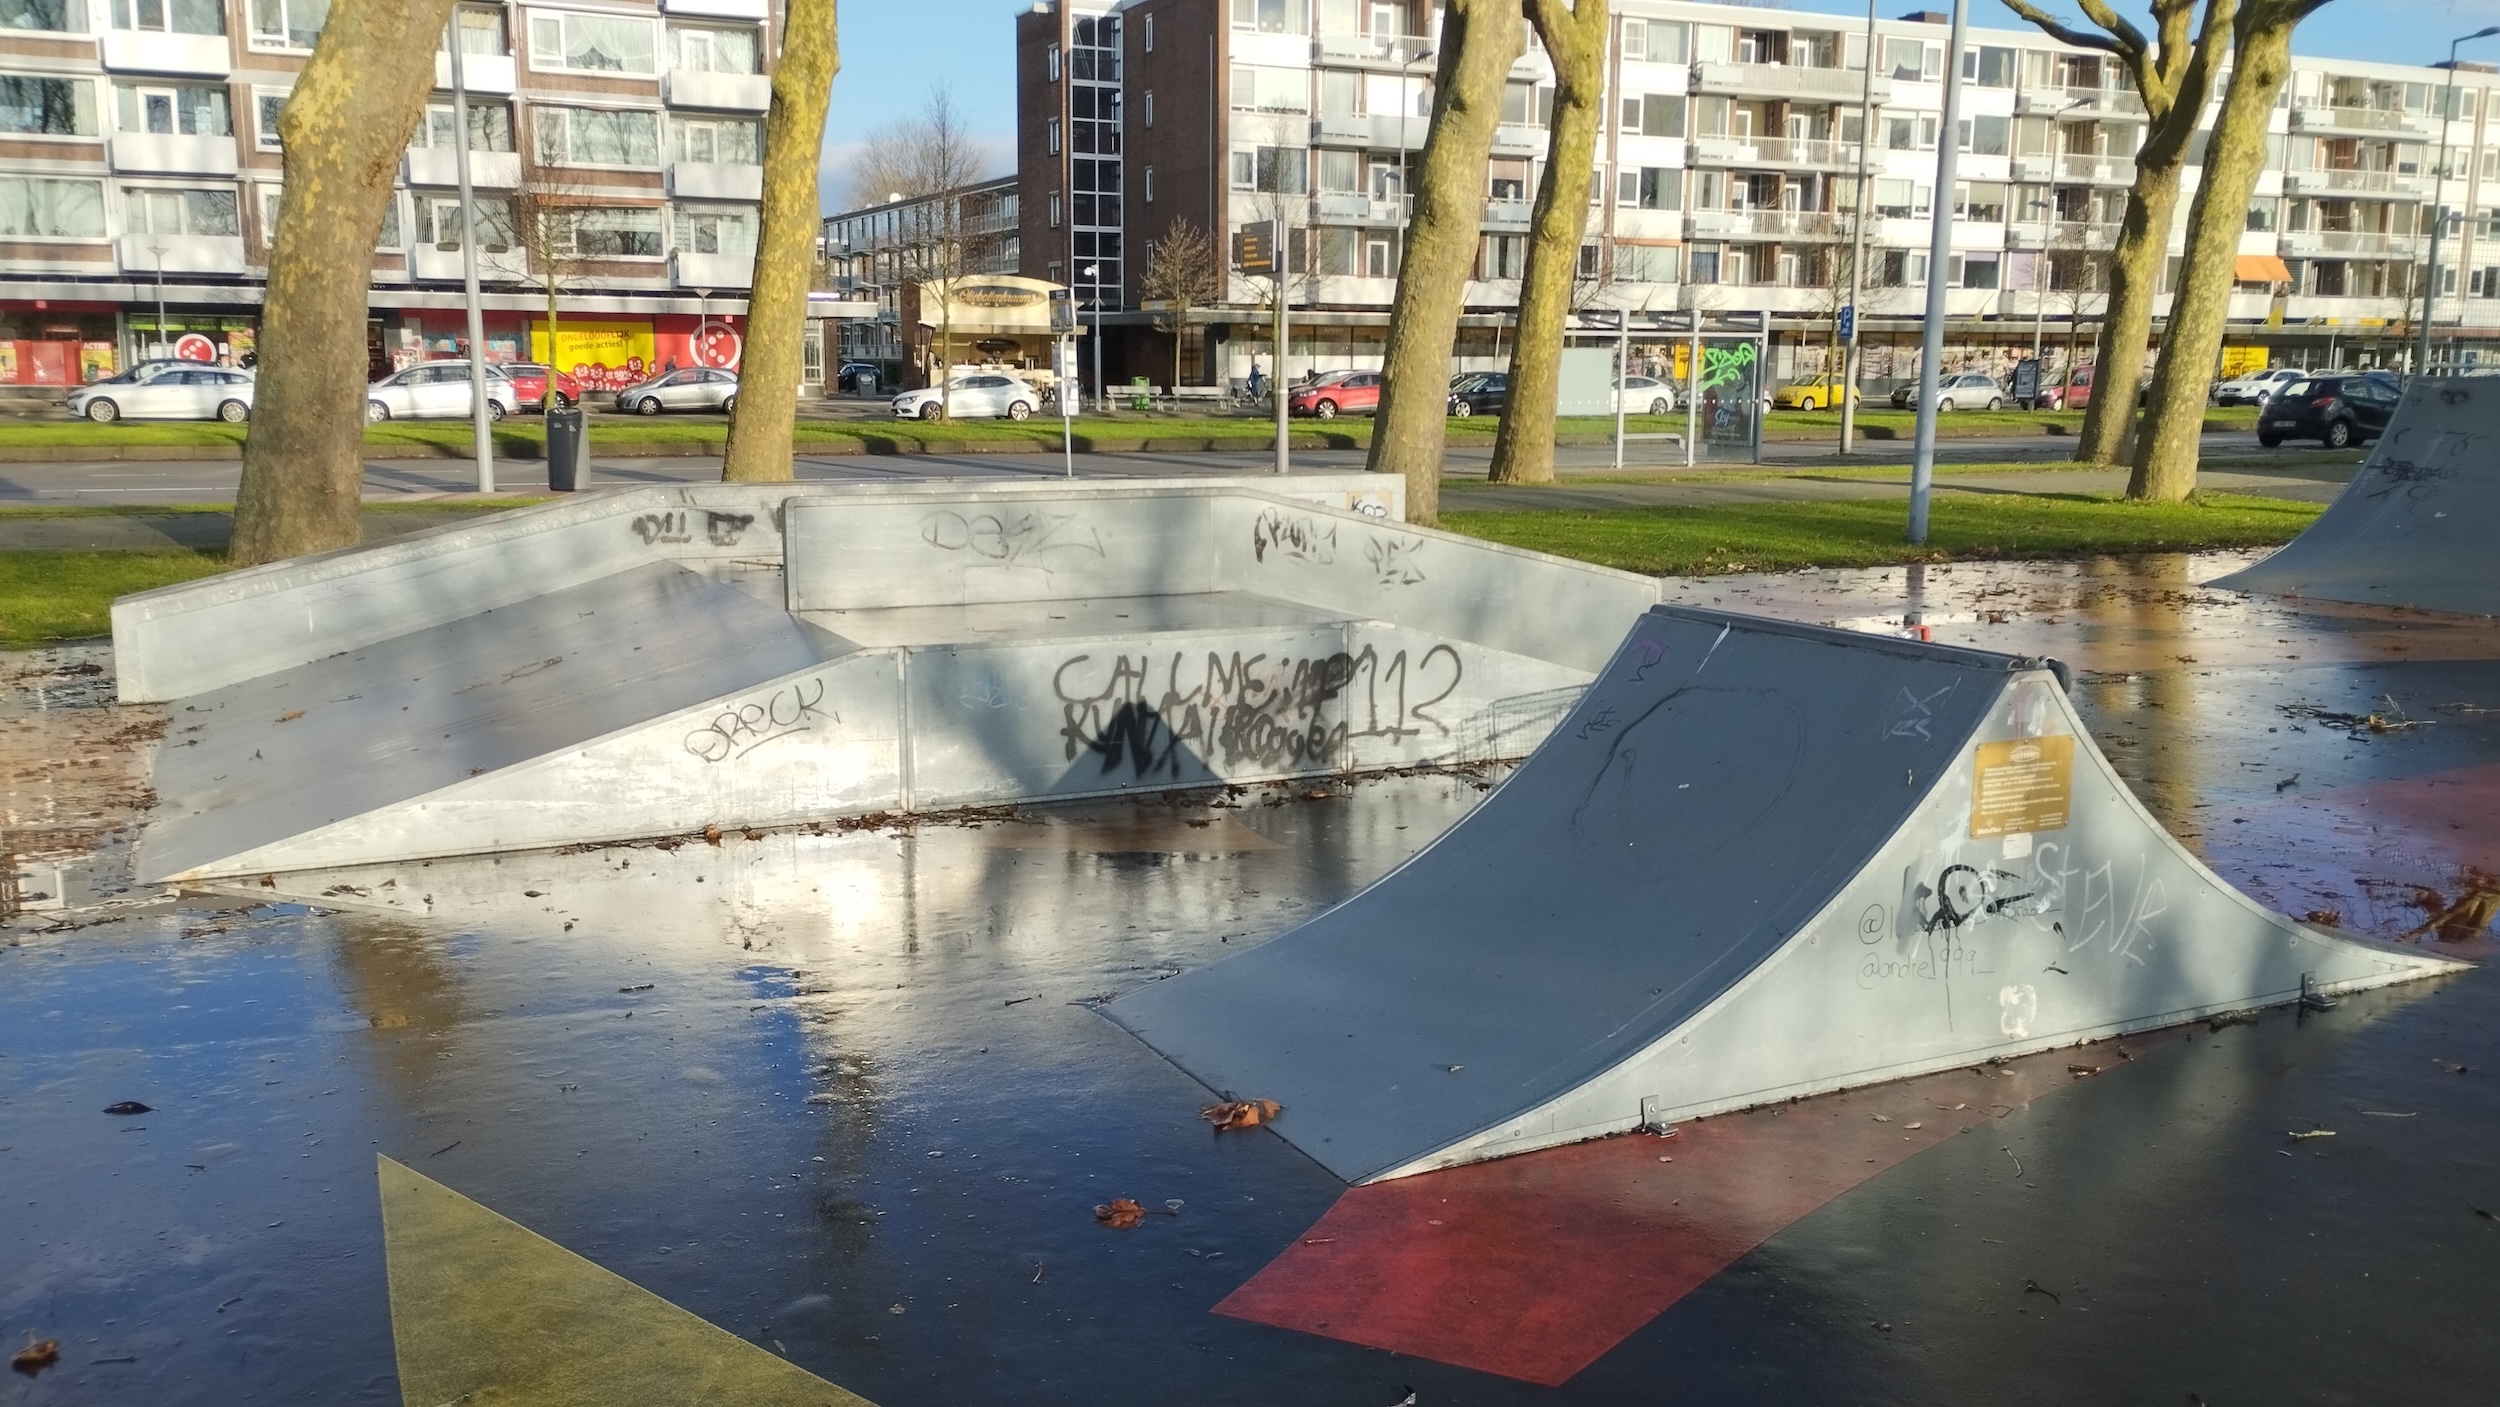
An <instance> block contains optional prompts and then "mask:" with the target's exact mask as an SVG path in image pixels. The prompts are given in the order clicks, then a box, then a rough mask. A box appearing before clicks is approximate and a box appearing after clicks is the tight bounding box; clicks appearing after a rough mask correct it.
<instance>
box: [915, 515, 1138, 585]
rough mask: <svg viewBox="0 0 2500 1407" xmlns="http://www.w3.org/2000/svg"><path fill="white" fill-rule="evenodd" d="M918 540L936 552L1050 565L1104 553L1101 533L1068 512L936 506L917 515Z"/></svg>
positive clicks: (1023, 564) (1021, 564)
mask: <svg viewBox="0 0 2500 1407" xmlns="http://www.w3.org/2000/svg"><path fill="white" fill-rule="evenodd" d="M920 540H921V541H923V542H926V543H928V544H929V545H930V546H931V547H934V548H936V549H937V550H938V551H940V552H969V553H971V554H972V555H973V556H975V557H984V558H987V559H989V560H990V561H993V562H1005V563H1009V564H1011V565H1014V566H1019V567H1038V568H1040V569H1041V570H1043V571H1051V570H1053V569H1054V565H1055V564H1056V563H1057V562H1058V561H1060V560H1063V559H1064V558H1065V557H1066V556H1068V555H1070V554H1074V555H1076V556H1094V557H1107V556H1109V555H1110V554H1109V553H1107V552H1105V551H1104V550H1103V545H1102V534H1101V533H1100V532H1097V531H1095V530H1094V529H1092V528H1087V527H1082V526H1079V525H1078V523H1077V521H1076V518H1075V515H1073V514H1068V513H1028V512H1018V511H1009V512H1003V513H974V514H968V515H967V514H963V513H958V512H956V511H954V510H953V509H951V508H941V509H939V510H938V511H937V512H935V513H932V514H930V515H929V516H928V517H926V518H923V519H921V520H920Z"/></svg>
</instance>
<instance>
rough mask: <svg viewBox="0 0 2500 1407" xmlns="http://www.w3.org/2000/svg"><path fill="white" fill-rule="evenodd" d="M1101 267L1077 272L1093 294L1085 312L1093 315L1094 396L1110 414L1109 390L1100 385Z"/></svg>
mask: <svg viewBox="0 0 2500 1407" xmlns="http://www.w3.org/2000/svg"><path fill="white" fill-rule="evenodd" d="M1101 270H1102V265H1100V264H1088V265H1086V266H1085V267H1084V268H1081V269H1079V270H1077V272H1078V273H1080V274H1083V275H1084V276H1085V283H1086V286H1087V287H1089V288H1091V289H1092V290H1093V293H1092V294H1091V295H1090V296H1089V297H1087V298H1086V300H1085V307H1086V310H1087V311H1089V312H1091V313H1092V314H1093V315H1094V394H1095V395H1096V396H1099V397H1101V398H1102V411H1103V413H1104V414H1105V415H1108V414H1110V413H1111V388H1110V387H1108V386H1105V385H1104V384H1102V272H1101Z"/></svg>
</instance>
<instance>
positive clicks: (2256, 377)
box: [2214, 366, 2309, 405]
mask: <svg viewBox="0 0 2500 1407" xmlns="http://www.w3.org/2000/svg"><path fill="white" fill-rule="evenodd" d="M2308 374H2309V373H2307V372H2305V371H2302V370H2301V369H2300V368H2298V367H2295V366H2270V367H2267V368H2266V369H2265V370H2263V371H2252V372H2250V373H2248V374H2247V375H2245V376H2235V377H2232V378H2231V379H2230V380H2228V381H2225V382H2223V383H2222V384H2221V385H2219V386H2216V387H2214V404H2215V405H2264V404H2265V403H2266V402H2268V401H2270V400H2273V399H2274V394H2275V392H2277V391H2280V390H2282V389H2283V388H2284V387H2285V386H2288V385H2290V384H2291V383H2293V382H2295V381H2298V380H2300V379H2301V378H2302V377H2304V376H2307V375H2308Z"/></svg>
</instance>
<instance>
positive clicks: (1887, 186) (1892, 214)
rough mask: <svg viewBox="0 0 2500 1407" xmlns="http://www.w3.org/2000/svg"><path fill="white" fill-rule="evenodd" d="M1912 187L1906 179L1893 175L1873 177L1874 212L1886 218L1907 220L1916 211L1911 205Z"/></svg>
mask: <svg viewBox="0 0 2500 1407" xmlns="http://www.w3.org/2000/svg"><path fill="white" fill-rule="evenodd" d="M1911 192H1912V187H1911V184H1910V182H1909V181H1908V180H1906V179H1903V178H1900V177H1894V176H1878V177H1876V178H1875V213H1876V214H1877V215H1880V216H1882V217H1883V218H1885V219H1887V220H1907V219H1909V218H1911V217H1912V216H1913V215H1914V214H1916V213H1917V212H1916V211H1915V210H1914V209H1913V208H1912V206H1911Z"/></svg>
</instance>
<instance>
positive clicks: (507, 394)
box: [365, 361, 521, 421]
mask: <svg viewBox="0 0 2500 1407" xmlns="http://www.w3.org/2000/svg"><path fill="white" fill-rule="evenodd" d="M474 404H475V403H474V402H473V401H472V400H471V398H470V394H469V364H468V363H467V362H455V361H440V362H420V363H418V364H417V365H415V366H412V367H409V368H408V369H407V370H405V371H398V372H393V373H392V374H391V375H389V376H385V377H383V378H382V379H381V380H379V381H376V382H374V383H373V384H372V385H370V386H368V387H366V388H365V419H367V420H374V421H380V420H464V419H466V418H468V416H469V414H470V412H471V409H472V407H473V406H474ZM520 408H521V395H520V392H518V391H515V390H514V389H513V388H512V378H511V377H509V376H506V375H504V374H503V369H502V368H501V367H496V366H489V367H487V368H486V417H487V419H489V420H501V419H503V418H504V417H505V416H507V415H510V414H512V413H514V412H515V411H518V410H519V409H520Z"/></svg>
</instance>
